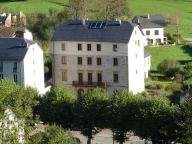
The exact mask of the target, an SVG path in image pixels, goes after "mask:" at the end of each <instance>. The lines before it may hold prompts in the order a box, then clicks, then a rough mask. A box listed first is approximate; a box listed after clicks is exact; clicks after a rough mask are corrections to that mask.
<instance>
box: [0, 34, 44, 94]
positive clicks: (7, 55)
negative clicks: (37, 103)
mask: <svg viewBox="0 0 192 144" xmlns="http://www.w3.org/2000/svg"><path fill="white" fill-rule="evenodd" d="M0 79H10V80H14V81H15V82H16V83H17V84H19V85H24V86H30V87H33V88H36V89H37V90H38V91H39V93H43V92H44V62H43V50H42V49H41V48H40V47H39V45H38V44H37V43H35V42H33V41H30V40H26V39H23V38H0Z"/></svg>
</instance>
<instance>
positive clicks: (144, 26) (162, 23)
mask: <svg viewBox="0 0 192 144" xmlns="http://www.w3.org/2000/svg"><path fill="white" fill-rule="evenodd" d="M132 22H133V23H134V24H137V25H139V27H140V28H141V30H142V31H143V33H144V35H145V39H146V41H145V46H148V45H160V44H167V37H166V36H165V34H164V27H166V26H167V24H168V22H167V20H166V18H165V17H163V16H162V15H149V14H148V15H147V16H135V17H134V18H133V19H132Z"/></svg>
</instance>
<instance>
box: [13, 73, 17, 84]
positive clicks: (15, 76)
mask: <svg viewBox="0 0 192 144" xmlns="http://www.w3.org/2000/svg"><path fill="white" fill-rule="evenodd" d="M13 80H14V82H15V83H17V74H14V75H13Z"/></svg>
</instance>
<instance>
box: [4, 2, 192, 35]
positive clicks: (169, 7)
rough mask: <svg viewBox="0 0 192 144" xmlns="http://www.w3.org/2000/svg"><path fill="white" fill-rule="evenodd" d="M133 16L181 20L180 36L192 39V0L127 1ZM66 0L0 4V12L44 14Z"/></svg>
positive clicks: (59, 8)
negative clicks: (159, 16)
mask: <svg viewBox="0 0 192 144" xmlns="http://www.w3.org/2000/svg"><path fill="white" fill-rule="evenodd" d="M128 1H129V7H130V9H131V12H132V14H133V15H146V14H148V13H150V14H164V15H178V16H179V17H180V18H181V34H182V36H184V37H192V29H191V25H192V9H191V7H192V0H128ZM67 2H68V0H28V1H27V2H0V10H1V11H3V10H4V9H10V10H11V11H13V12H15V11H19V10H21V11H24V12H26V13H31V12H44V13H47V12H48V10H49V8H55V9H58V10H62V9H63V6H62V5H63V4H66V3H67Z"/></svg>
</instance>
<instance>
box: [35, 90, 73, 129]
mask: <svg viewBox="0 0 192 144" xmlns="http://www.w3.org/2000/svg"><path fill="white" fill-rule="evenodd" d="M75 101H76V96H75V93H74V91H72V90H71V89H69V88H67V87H63V86H55V87H52V88H51V91H50V92H48V93H47V94H46V95H45V96H44V97H42V98H40V103H39V105H38V106H37V107H36V108H35V113H36V114H38V115H40V118H41V119H42V120H43V121H44V122H47V123H51V124H52V123H56V124H58V125H61V126H62V127H65V128H70V127H72V125H73V118H74V117H73V114H74V112H73V111H74V103H75Z"/></svg>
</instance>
